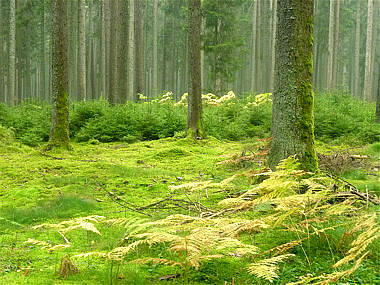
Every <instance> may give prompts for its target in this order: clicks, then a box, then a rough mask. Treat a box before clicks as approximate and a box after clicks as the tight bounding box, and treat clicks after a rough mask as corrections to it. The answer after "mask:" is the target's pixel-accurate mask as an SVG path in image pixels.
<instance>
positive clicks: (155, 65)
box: [152, 0, 158, 96]
mask: <svg viewBox="0 0 380 285" xmlns="http://www.w3.org/2000/svg"><path fill="white" fill-rule="evenodd" d="M157 14H158V2H157V0H153V39H152V40H153V58H152V66H153V68H152V72H153V79H152V92H153V96H155V95H157V91H158V90H157V89H158V88H157V87H158V86H157V70H158V61H157V43H158V32H157V31H158V24H157Z"/></svg>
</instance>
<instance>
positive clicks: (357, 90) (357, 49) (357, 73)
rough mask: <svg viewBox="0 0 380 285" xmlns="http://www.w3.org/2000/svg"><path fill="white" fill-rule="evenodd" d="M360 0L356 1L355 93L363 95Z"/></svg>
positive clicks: (358, 95)
mask: <svg viewBox="0 0 380 285" xmlns="http://www.w3.org/2000/svg"><path fill="white" fill-rule="evenodd" d="M360 2H361V1H357V2H356V28H355V30H356V31H355V55H354V94H355V95H356V96H357V97H361V89H360V85H359V82H360V81H359V79H360V70H359V62H360V61H359V59H360Z"/></svg>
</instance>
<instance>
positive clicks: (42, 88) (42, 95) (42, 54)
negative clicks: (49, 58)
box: [39, 0, 46, 100]
mask: <svg viewBox="0 0 380 285" xmlns="http://www.w3.org/2000/svg"><path fill="white" fill-rule="evenodd" d="M40 25H41V42H40V74H39V79H40V83H39V85H40V88H39V91H40V94H39V95H40V96H39V97H40V98H41V99H42V100H46V96H45V0H43V1H42V10H41V24H40Z"/></svg>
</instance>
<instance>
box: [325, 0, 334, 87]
mask: <svg viewBox="0 0 380 285" xmlns="http://www.w3.org/2000/svg"><path fill="white" fill-rule="evenodd" d="M334 4H335V3H334V0H330V15H329V43H328V55H329V56H328V60H327V88H328V89H332V88H333V66H334V65H333V62H334V33H335V27H334V25H335V5H334Z"/></svg>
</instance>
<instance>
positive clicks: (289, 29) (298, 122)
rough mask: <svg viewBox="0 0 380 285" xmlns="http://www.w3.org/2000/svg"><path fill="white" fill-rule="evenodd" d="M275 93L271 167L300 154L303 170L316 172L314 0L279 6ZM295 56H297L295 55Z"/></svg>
mask: <svg viewBox="0 0 380 285" xmlns="http://www.w3.org/2000/svg"><path fill="white" fill-rule="evenodd" d="M277 15H278V28H277V36H276V37H277V45H276V73H275V90H274V93H273V111H272V142H271V150H270V155H269V165H270V167H271V168H272V169H275V167H276V165H277V164H278V163H279V162H280V161H281V160H282V159H285V158H287V157H289V156H291V155H296V157H297V158H298V159H299V161H300V163H301V166H302V168H303V169H305V170H308V171H315V170H316V169H317V158H316V152H315V149H314V114H313V109H314V108H313V107H314V106H313V105H314V98H313V92H312V73H313V62H312V61H313V56H312V51H313V1H312V0H281V1H278V7H277ZM295 54H296V55H297V56H295Z"/></svg>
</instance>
